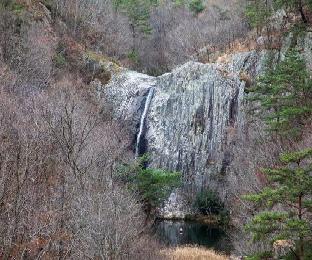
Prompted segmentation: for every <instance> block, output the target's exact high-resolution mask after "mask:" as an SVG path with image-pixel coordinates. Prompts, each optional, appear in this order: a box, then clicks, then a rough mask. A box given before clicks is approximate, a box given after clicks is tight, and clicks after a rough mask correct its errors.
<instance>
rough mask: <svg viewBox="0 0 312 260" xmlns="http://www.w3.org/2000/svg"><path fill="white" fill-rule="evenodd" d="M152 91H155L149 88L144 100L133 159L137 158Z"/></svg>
mask: <svg viewBox="0 0 312 260" xmlns="http://www.w3.org/2000/svg"><path fill="white" fill-rule="evenodd" d="M154 90H155V89H154V88H153V87H151V88H150V89H149V90H148V94H147V97H146V100H145V104H144V110H143V113H142V115H141V120H140V129H139V133H138V135H137V139H136V146H135V157H136V158H137V157H138V156H139V148H140V142H141V137H142V134H143V130H144V125H145V119H146V116H147V112H148V109H149V106H150V104H151V101H152V98H153V95H154Z"/></svg>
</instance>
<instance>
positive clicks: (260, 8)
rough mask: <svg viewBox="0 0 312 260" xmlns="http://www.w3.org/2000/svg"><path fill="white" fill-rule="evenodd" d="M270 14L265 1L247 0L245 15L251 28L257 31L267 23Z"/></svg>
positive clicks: (270, 10)
mask: <svg viewBox="0 0 312 260" xmlns="http://www.w3.org/2000/svg"><path fill="white" fill-rule="evenodd" d="M271 14H272V9H271V8H270V6H268V4H267V1H263V0H248V1H247V6H246V10H245V15H246V17H247V19H248V21H249V23H250V25H251V26H252V27H253V28H257V31H259V30H260V29H261V28H262V27H264V25H266V24H267V22H268V20H269V17H270V16H271Z"/></svg>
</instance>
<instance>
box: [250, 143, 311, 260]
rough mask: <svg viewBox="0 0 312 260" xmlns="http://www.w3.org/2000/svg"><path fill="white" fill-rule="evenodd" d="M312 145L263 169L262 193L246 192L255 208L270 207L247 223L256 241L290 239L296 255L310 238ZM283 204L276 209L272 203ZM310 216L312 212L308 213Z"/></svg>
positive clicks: (283, 155)
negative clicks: (278, 165) (264, 185)
mask: <svg viewBox="0 0 312 260" xmlns="http://www.w3.org/2000/svg"><path fill="white" fill-rule="evenodd" d="M311 159H312V148H309V149H305V150H302V151H298V152H292V153H285V154H282V155H281V156H280V161H281V163H282V166H281V167H277V168H271V169H264V170H263V173H264V174H265V175H266V176H267V178H268V181H269V183H270V184H269V185H268V186H267V187H266V188H264V189H263V190H262V191H261V192H259V193H256V194H250V195H245V196H244V198H245V199H246V200H249V201H252V202H254V203H256V204H257V205H258V207H264V208H267V209H269V210H266V211H262V212H260V213H259V214H257V215H256V216H255V217H254V218H253V219H252V220H251V222H250V223H249V224H248V225H247V226H246V227H247V230H248V231H250V232H251V233H252V234H253V239H254V240H256V241H259V240H266V241H268V240H269V241H271V242H272V245H273V243H274V242H275V241H277V240H282V239H291V240H292V241H295V242H296V244H297V251H296V252H295V256H296V257H297V258H298V259H308V258H304V257H305V249H306V248H305V244H306V243H307V242H308V241H310V239H312V229H311V228H312V225H311V222H310V221H309V214H311V213H312V161H311ZM277 204H278V205H280V206H282V208H283V210H282V211H276V210H274V209H272V208H273V206H274V205H277ZM310 217H311V215H310Z"/></svg>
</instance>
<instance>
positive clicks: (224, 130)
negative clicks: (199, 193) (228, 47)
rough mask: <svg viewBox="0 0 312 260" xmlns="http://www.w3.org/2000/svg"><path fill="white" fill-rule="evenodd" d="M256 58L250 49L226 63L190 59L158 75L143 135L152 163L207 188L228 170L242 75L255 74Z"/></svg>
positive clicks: (239, 113) (238, 119) (189, 183)
mask: <svg viewBox="0 0 312 260" xmlns="http://www.w3.org/2000/svg"><path fill="white" fill-rule="evenodd" d="M260 57H261V56H260V55H259V54H257V53H256V52H249V53H240V54H239V55H235V56H233V57H232V59H231V60H230V61H229V63H228V64H218V63H216V64H201V63H195V62H189V63H187V64H185V65H183V66H181V67H179V68H177V69H176V70H174V71H173V72H172V73H169V74H165V75H163V76H160V77H158V78H157V83H156V90H155V95H154V98H153V101H152V104H151V106H150V112H149V117H148V120H147V133H146V139H147V140H148V152H149V153H150V154H151V165H152V166H153V167H160V168H165V169H169V170H174V171H179V172H181V173H182V175H183V182H184V184H185V185H187V186H195V187H201V186H207V185H208V184H209V185H210V186H211V185H212V183H213V182H215V179H216V178H218V176H219V174H220V173H221V172H222V171H226V167H227V164H228V163H229V160H230V158H229V157H230V156H229V155H228V154H227V153H226V150H225V144H226V143H227V142H228V141H229V140H228V137H229V132H230V131H231V130H232V129H233V128H237V127H238V126H239V125H240V124H241V122H242V118H243V117H242V111H241V102H242V98H243V95H244V87H245V84H246V82H245V81H243V80H241V76H240V75H241V73H243V72H244V73H246V74H254V73H256V71H257V70H259V69H258V68H257V66H258V63H259V59H260ZM250 77H252V76H250Z"/></svg>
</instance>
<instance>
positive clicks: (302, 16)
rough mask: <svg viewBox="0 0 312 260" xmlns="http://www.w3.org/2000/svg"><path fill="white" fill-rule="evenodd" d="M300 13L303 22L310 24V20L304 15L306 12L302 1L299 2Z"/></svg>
mask: <svg viewBox="0 0 312 260" xmlns="http://www.w3.org/2000/svg"><path fill="white" fill-rule="evenodd" d="M298 11H299V13H300V15H301V20H302V21H303V22H304V23H308V19H307V17H306V16H305V14H304V11H303V4H302V0H299V1H298Z"/></svg>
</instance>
